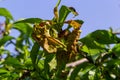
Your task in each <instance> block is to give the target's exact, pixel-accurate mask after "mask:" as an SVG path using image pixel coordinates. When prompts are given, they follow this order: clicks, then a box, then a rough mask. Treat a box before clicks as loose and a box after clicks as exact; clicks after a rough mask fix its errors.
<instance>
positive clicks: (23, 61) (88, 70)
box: [0, 0, 120, 80]
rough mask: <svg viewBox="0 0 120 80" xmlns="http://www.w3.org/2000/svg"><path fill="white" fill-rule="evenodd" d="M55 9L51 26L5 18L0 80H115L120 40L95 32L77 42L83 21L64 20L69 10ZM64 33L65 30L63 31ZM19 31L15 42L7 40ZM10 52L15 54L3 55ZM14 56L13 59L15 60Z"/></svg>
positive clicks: (119, 63) (6, 14)
mask: <svg viewBox="0 0 120 80" xmlns="http://www.w3.org/2000/svg"><path fill="white" fill-rule="evenodd" d="M60 1H61V0H59V1H58V3H57V5H56V6H55V8H54V10H53V11H54V17H53V19H51V20H44V19H40V18H27V19H23V20H18V21H14V19H13V17H12V15H11V13H10V12H9V11H8V10H7V9H5V8H0V16H2V17H4V18H5V21H4V23H1V25H0V79H1V80H28V79H29V80H102V79H103V80H104V79H105V80H114V79H115V80H119V79H120V76H119V74H120V48H119V47H120V38H119V37H118V36H117V35H116V34H114V33H113V32H112V30H96V31H94V32H91V33H89V34H88V35H86V36H85V37H83V38H80V34H81V30H80V28H81V26H82V24H83V21H82V20H67V19H66V18H67V16H68V15H69V14H70V13H72V14H73V15H74V16H77V15H78V13H77V11H76V10H75V9H74V8H73V7H67V6H65V5H62V6H61V7H60V9H59V10H58V7H59V4H60ZM66 24H67V27H66V28H64V25H66ZM14 30H16V31H18V34H17V36H15V35H11V34H10V33H12V31H14ZM11 45H12V46H13V47H14V51H12V50H9V49H7V47H9V46H11ZM14 54H16V55H14Z"/></svg>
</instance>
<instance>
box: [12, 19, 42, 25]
mask: <svg viewBox="0 0 120 80" xmlns="http://www.w3.org/2000/svg"><path fill="white" fill-rule="evenodd" d="M41 21H43V20H42V19H40V18H27V19H24V20H19V21H16V22H14V24H16V23H31V24H34V23H40V22H41Z"/></svg>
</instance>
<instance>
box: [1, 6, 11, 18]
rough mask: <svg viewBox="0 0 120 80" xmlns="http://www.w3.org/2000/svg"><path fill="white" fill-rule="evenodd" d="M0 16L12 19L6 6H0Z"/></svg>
mask: <svg viewBox="0 0 120 80" xmlns="http://www.w3.org/2000/svg"><path fill="white" fill-rule="evenodd" d="M0 16H4V17H6V18H7V19H11V20H13V17H12V15H11V13H10V12H9V11H8V10H7V9H6V8H0Z"/></svg>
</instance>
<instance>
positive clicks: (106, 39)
mask: <svg viewBox="0 0 120 80" xmlns="http://www.w3.org/2000/svg"><path fill="white" fill-rule="evenodd" d="M91 37H92V38H93V39H94V40H95V41H97V42H98V43H101V44H112V43H117V42H118V38H117V37H116V36H115V35H114V34H113V33H111V32H109V31H107V30H96V31H94V32H92V33H91Z"/></svg>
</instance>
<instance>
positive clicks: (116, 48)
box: [112, 43, 120, 57]
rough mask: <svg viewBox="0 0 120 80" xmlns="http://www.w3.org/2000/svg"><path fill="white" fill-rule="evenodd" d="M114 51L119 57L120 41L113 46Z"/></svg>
mask: <svg viewBox="0 0 120 80" xmlns="http://www.w3.org/2000/svg"><path fill="white" fill-rule="evenodd" d="M112 52H113V53H115V54H116V55H117V57H120V43H118V44H116V45H115V46H114V47H113V49H112Z"/></svg>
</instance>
